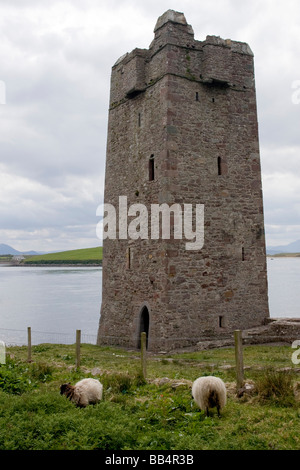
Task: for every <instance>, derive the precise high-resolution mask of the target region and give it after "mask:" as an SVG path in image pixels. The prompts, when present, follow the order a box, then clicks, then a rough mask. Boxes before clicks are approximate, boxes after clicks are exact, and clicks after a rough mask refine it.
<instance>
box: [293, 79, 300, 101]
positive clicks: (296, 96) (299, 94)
mask: <svg viewBox="0 0 300 470" xmlns="http://www.w3.org/2000/svg"><path fill="white" fill-rule="evenodd" d="M292 88H293V89H294V90H295V91H294V92H293V93H292V103H293V104H300V80H294V81H293V83H292Z"/></svg>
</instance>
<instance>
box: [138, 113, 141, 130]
mask: <svg viewBox="0 0 300 470" xmlns="http://www.w3.org/2000/svg"><path fill="white" fill-rule="evenodd" d="M138 126H139V127H141V113H139V116H138Z"/></svg>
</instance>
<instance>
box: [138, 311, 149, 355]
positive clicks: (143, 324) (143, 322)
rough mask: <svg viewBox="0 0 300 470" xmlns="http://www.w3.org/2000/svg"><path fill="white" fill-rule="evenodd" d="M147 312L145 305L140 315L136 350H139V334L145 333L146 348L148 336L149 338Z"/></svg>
mask: <svg viewBox="0 0 300 470" xmlns="http://www.w3.org/2000/svg"><path fill="white" fill-rule="evenodd" d="M149 323H150V318H149V310H148V308H147V307H146V305H145V306H144V307H143V308H142V311H141V314H140V328H139V337H138V348H139V349H140V348H141V333H143V332H145V333H146V347H147V348H148V336H149Z"/></svg>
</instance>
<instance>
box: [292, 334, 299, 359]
mask: <svg viewBox="0 0 300 470" xmlns="http://www.w3.org/2000/svg"><path fill="white" fill-rule="evenodd" d="M292 348H293V349H296V348H298V349H297V351H295V352H293V354H292V363H293V364H295V365H298V364H300V359H299V358H298V356H299V355H300V340H299V339H297V340H296V341H294V342H293V344H292Z"/></svg>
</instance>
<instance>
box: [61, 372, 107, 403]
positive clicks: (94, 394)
mask: <svg viewBox="0 0 300 470" xmlns="http://www.w3.org/2000/svg"><path fill="white" fill-rule="evenodd" d="M60 394H61V395H66V397H67V398H69V400H71V401H73V402H74V403H76V405H77V406H79V407H81V408H84V407H86V406H87V405H90V404H93V405H94V404H96V403H98V402H99V401H100V400H102V394H103V385H102V384H101V383H100V382H99V380H97V379H90V378H88V379H82V380H80V381H79V382H77V383H76V384H75V385H71V384H70V383H65V384H63V385H61V387H60Z"/></svg>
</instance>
